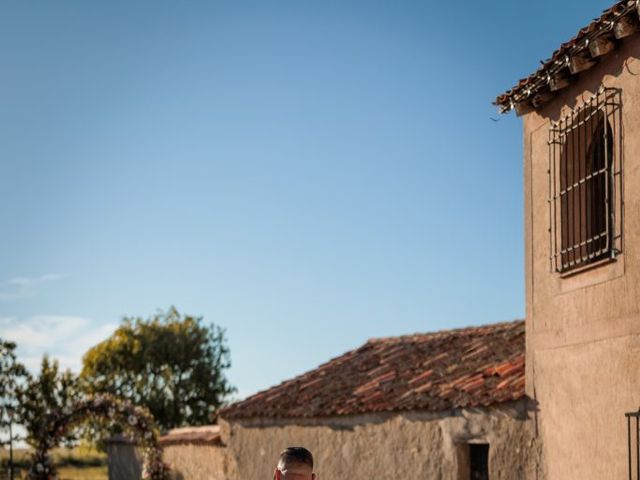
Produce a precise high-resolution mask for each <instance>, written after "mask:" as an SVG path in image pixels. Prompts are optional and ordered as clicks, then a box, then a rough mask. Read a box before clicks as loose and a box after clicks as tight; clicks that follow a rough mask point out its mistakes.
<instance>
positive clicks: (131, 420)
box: [128, 415, 138, 426]
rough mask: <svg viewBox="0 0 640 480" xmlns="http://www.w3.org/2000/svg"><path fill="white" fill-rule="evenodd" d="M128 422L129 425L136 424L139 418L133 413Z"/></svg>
mask: <svg viewBox="0 0 640 480" xmlns="http://www.w3.org/2000/svg"><path fill="white" fill-rule="evenodd" d="M128 422H129V425H131V426H134V425H135V424H136V423H138V419H137V418H136V417H134V416H133V415H129V419H128Z"/></svg>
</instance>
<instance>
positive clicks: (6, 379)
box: [0, 338, 27, 445]
mask: <svg viewBox="0 0 640 480" xmlns="http://www.w3.org/2000/svg"><path fill="white" fill-rule="evenodd" d="M15 349H16V344H15V343H13V342H8V341H5V340H3V339H2V338H0V430H4V429H6V428H7V427H8V426H9V421H10V417H11V415H10V413H11V412H12V411H16V409H17V407H18V398H17V395H18V388H19V386H20V384H21V383H22V382H23V381H24V379H25V378H26V376H27V370H26V369H25V368H24V366H23V365H22V364H21V363H19V362H18V360H17V357H16V354H15ZM0 445H2V442H1V441H0Z"/></svg>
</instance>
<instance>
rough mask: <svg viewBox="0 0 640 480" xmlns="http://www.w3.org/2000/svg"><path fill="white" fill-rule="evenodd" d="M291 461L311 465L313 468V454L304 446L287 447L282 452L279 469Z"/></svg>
mask: <svg viewBox="0 0 640 480" xmlns="http://www.w3.org/2000/svg"><path fill="white" fill-rule="evenodd" d="M291 463H301V464H303V465H309V466H310V467H311V469H312V470H313V455H312V454H311V452H310V451H309V450H307V449H306V448H304V447H287V448H285V449H284V450H283V451H282V453H280V459H279V460H278V469H279V470H282V469H283V468H284V466H285V465H287V464H291Z"/></svg>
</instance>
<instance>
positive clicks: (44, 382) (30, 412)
mask: <svg viewBox="0 0 640 480" xmlns="http://www.w3.org/2000/svg"><path fill="white" fill-rule="evenodd" d="M79 394H80V392H79V385H78V378H77V377H76V376H75V375H74V374H73V373H72V372H71V371H70V370H66V371H64V372H63V371H61V370H60V366H59V364H58V361H57V360H53V361H51V360H49V357H48V356H46V355H45V356H44V357H43V358H42V363H41V365H40V373H39V375H37V376H35V377H34V376H32V375H28V378H27V381H26V382H25V383H24V385H22V386H21V387H20V388H19V389H18V398H19V402H20V404H19V407H18V414H19V418H20V424H22V426H24V428H25V429H26V431H27V437H26V440H27V443H29V444H30V445H31V446H33V447H35V446H36V445H38V442H39V441H40V439H41V438H42V437H43V435H44V432H46V431H47V429H48V428H50V425H49V423H50V421H51V415H52V414H55V413H57V412H61V411H68V410H69V409H71V408H72V405H73V403H74V402H75V401H76V399H77V398H78V395H79ZM62 440H63V441H64V442H65V443H66V444H67V445H69V446H70V445H72V444H73V442H74V441H75V440H77V437H76V435H75V434H74V432H71V431H70V432H68V433H67V434H66V435H64V437H63V438H62Z"/></svg>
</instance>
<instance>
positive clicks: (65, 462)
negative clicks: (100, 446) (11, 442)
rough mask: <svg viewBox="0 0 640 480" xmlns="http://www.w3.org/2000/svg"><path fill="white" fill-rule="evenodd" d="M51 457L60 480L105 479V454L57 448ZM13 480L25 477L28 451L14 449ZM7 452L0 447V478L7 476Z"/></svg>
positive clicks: (81, 448) (89, 450)
mask: <svg viewBox="0 0 640 480" xmlns="http://www.w3.org/2000/svg"><path fill="white" fill-rule="evenodd" d="M52 457H53V459H54V461H55V463H56V466H57V467H58V474H59V477H60V480H107V478H108V476H107V456H106V454H104V453H102V452H98V451H96V450H93V449H91V448H87V447H77V448H74V449H71V450H70V449H66V448H59V449H56V450H54V451H53V454H52ZM13 458H14V463H15V464H17V468H16V469H15V470H14V472H16V473H15V480H23V479H26V471H27V468H28V458H29V451H28V450H26V449H19V450H17V451H14V455H13ZM8 460H9V452H8V451H7V450H3V449H0V479H2V480H4V479H6V478H9V476H8V469H7V465H8Z"/></svg>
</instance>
